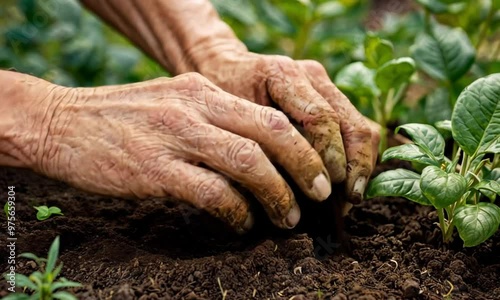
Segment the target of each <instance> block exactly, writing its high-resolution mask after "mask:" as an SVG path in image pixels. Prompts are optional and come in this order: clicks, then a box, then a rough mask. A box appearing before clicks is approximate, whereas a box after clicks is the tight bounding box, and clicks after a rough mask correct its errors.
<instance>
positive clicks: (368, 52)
mask: <svg viewBox="0 0 500 300" xmlns="http://www.w3.org/2000/svg"><path fill="white" fill-rule="evenodd" d="M393 57H394V47H393V46H392V43H391V42H390V41H387V40H384V39H381V38H379V37H378V36H374V35H372V34H368V35H367V36H366V38H365V58H366V61H365V64H366V65H367V66H368V67H369V68H378V67H380V66H382V65H383V64H385V63H386V62H388V61H390V60H391V59H393Z"/></svg>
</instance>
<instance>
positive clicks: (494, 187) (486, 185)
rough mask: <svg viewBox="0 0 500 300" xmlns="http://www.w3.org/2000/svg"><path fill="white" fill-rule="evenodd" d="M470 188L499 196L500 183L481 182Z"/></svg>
mask: <svg viewBox="0 0 500 300" xmlns="http://www.w3.org/2000/svg"><path fill="white" fill-rule="evenodd" d="M472 188H473V189H475V190H478V191H482V190H487V191H490V192H493V193H495V194H497V195H500V183H498V182H496V181H494V180H483V181H481V182H478V183H477V184H476V185H474V186H473V187H472Z"/></svg>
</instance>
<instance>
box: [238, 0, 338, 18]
mask: <svg viewBox="0 0 500 300" xmlns="http://www.w3.org/2000/svg"><path fill="white" fill-rule="evenodd" d="M231 1H233V0H231ZM345 11H346V9H345V6H344V5H342V4H341V3H339V2H336V1H328V2H324V3H321V4H319V5H318V6H317V7H316V9H315V10H314V13H315V14H316V17H317V18H319V19H327V18H333V17H337V16H340V15H342V14H343V13H345Z"/></svg>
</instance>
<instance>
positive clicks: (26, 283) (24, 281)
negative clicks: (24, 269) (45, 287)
mask: <svg viewBox="0 0 500 300" xmlns="http://www.w3.org/2000/svg"><path fill="white" fill-rule="evenodd" d="M16 284H17V285H18V286H20V287H26V288H29V289H30V290H33V291H35V290H37V286H36V284H35V283H34V282H33V281H31V280H30V279H29V278H28V277H27V276H25V275H23V274H18V273H16Z"/></svg>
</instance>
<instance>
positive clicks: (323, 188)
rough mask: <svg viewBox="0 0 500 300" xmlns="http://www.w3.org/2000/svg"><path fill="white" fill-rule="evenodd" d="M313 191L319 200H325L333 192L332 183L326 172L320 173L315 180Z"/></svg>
mask: <svg viewBox="0 0 500 300" xmlns="http://www.w3.org/2000/svg"><path fill="white" fill-rule="evenodd" d="M312 189H313V192H314V194H315V195H316V197H317V198H318V200H321V201H323V200H325V199H326V198H328V196H330V194H331V193H332V185H331V184H330V182H329V181H328V179H327V178H326V176H325V175H324V174H319V175H318V176H316V178H314V180H313V187H312Z"/></svg>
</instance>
